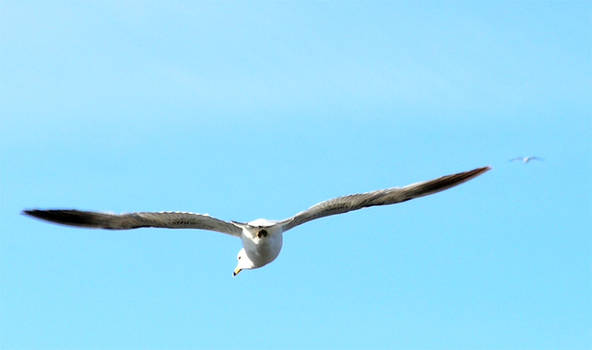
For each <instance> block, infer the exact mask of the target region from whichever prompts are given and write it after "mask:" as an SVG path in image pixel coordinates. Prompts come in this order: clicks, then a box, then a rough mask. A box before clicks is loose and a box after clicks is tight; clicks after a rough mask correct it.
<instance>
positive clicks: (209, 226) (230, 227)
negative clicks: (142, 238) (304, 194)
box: [23, 209, 242, 237]
mask: <svg viewBox="0 0 592 350" xmlns="http://www.w3.org/2000/svg"><path fill="white" fill-rule="evenodd" d="M23 213H24V214H27V215H30V216H33V217H36V218H39V219H43V220H47V221H51V222H55V223H58V224H63V225H71V226H81V227H92V228H104V229H110V230H128V229H134V228H139V227H162V228H194V229H201V230H210V231H217V232H222V233H226V234H230V235H233V236H237V237H240V235H241V232H242V230H241V228H240V227H238V226H237V225H235V224H233V223H231V222H227V221H223V220H219V219H216V218H213V217H211V216H209V215H203V214H194V213H181V212H140V213H128V214H109V213H99V212H94V211H81V210H75V209H49V210H40V209H32V210H24V211H23Z"/></svg>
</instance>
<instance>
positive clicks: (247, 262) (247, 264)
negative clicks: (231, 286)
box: [232, 248, 255, 276]
mask: <svg viewBox="0 0 592 350" xmlns="http://www.w3.org/2000/svg"><path fill="white" fill-rule="evenodd" d="M236 260H237V261H238V262H237V264H236V268H235V269H234V272H233V273H232V275H233V276H236V275H238V274H239V273H240V272H241V271H242V270H249V269H252V268H253V267H255V264H253V262H252V261H251V259H249V257H248V256H247V252H245V248H243V249H241V250H239V252H238V254H237V255H236Z"/></svg>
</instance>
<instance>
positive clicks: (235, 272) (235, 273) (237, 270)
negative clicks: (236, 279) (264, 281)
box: [232, 267, 243, 276]
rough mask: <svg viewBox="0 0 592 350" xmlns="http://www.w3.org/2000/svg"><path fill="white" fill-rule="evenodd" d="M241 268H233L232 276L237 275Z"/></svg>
mask: <svg viewBox="0 0 592 350" xmlns="http://www.w3.org/2000/svg"><path fill="white" fill-rule="evenodd" d="M242 270H243V269H239V268H238V267H237V268H236V269H234V272H233V273H232V276H236V275H238V274H239V273H240V272H241V271H242Z"/></svg>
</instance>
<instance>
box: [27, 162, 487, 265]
mask: <svg viewBox="0 0 592 350" xmlns="http://www.w3.org/2000/svg"><path fill="white" fill-rule="evenodd" d="M490 169H491V168H490V167H488V166H486V167H482V168H477V169H474V170H470V171H466V172H461V173H457V174H452V175H446V176H442V177H439V178H437V179H434V180H429V181H424V182H418V183H414V184H411V185H407V186H405V187H394V188H389V189H384V190H378V191H373V192H366V193H361V194H352V195H349V196H343V197H338V198H334V199H330V200H327V201H324V202H321V203H318V204H316V205H314V206H312V207H310V208H308V209H306V210H304V211H301V212H299V213H297V214H296V215H294V216H292V217H290V218H287V219H285V220H279V221H277V220H267V219H256V220H253V221H250V222H247V223H243V222H238V221H224V220H220V219H216V218H214V217H211V216H209V215H207V214H205V215H204V214H194V213H183V212H137V213H127V214H108V213H100V212H92V211H80V210H75V209H48V210H41V209H31V210H24V211H23V213H24V214H26V215H30V216H33V217H36V218H39V219H43V220H47V221H52V222H55V223H59V224H64V225H71V226H80V227H90V228H103V229H111V230H128V229H134V228H140V227H161V228H193V229H201V230H210V231H217V232H222V233H226V234H229V235H232V236H235V237H237V238H240V239H241V240H242V244H243V248H242V249H241V250H240V251H239V252H238V255H237V260H238V262H237V265H236V268H235V269H234V273H233V275H234V276H236V275H237V274H239V273H240V272H241V271H242V270H250V269H256V268H259V267H262V266H265V265H267V264H269V263H270V262H272V261H273V260H275V258H276V257H277V256H278V255H279V253H280V250H281V248H282V242H283V234H284V233H285V232H286V231H288V230H290V229H292V228H294V227H296V226H298V225H301V224H304V223H305V222H308V221H311V220H315V219H319V218H322V217H325V216H330V215H336V214H343V213H346V212H349V211H352V210H358V209H362V208H366V207H372V206H377V205H387V204H395V203H400V202H405V201H408V200H410V199H413V198H417V197H422V196H427V195H430V194H433V193H436V192H440V191H443V190H446V189H449V188H451V187H454V186H456V185H459V184H461V183H463V182H465V181H468V180H470V179H472V178H474V177H477V176H479V175H481V174H483V173H484V172H486V171H488V170H490Z"/></svg>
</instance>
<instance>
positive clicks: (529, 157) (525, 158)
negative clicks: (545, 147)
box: [509, 156, 543, 163]
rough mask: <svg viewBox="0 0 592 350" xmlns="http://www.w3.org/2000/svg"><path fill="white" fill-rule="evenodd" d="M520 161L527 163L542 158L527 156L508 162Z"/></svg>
mask: <svg viewBox="0 0 592 350" xmlns="http://www.w3.org/2000/svg"><path fill="white" fill-rule="evenodd" d="M517 160H519V161H521V162H522V163H528V162H530V161H531V160H543V158H540V157H537V156H528V157H516V158H512V159H510V160H509V162H515V161H517Z"/></svg>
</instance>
